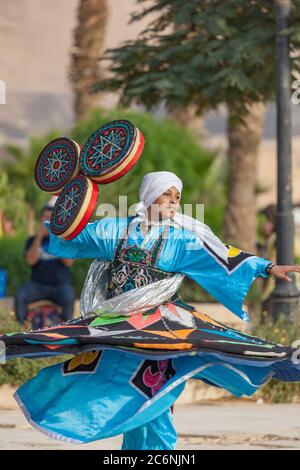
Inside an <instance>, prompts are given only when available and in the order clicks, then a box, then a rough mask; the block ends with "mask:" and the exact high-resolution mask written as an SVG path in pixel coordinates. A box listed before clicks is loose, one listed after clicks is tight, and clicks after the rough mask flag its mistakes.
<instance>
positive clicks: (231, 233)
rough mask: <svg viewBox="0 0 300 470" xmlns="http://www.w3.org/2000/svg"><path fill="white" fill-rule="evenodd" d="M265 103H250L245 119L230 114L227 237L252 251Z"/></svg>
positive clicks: (225, 220)
mask: <svg viewBox="0 0 300 470" xmlns="http://www.w3.org/2000/svg"><path fill="white" fill-rule="evenodd" d="M264 112H265V105H263V104H262V103H255V104H252V105H251V106H249V107H248V112H247V114H246V115H245V117H244V119H243V121H242V122H241V121H238V122H237V121H236V120H234V119H232V116H230V114H229V118H228V129H227V133H228V160H229V168H228V170H229V180H228V199H227V207H226V211H225V218H224V239H225V240H227V241H228V243H231V244H233V245H236V246H239V247H240V248H242V249H243V250H246V251H249V252H251V253H253V252H255V241H256V210H255V204H256V201H255V188H256V171H255V170H256V166H257V156H258V150H259V143H260V140H261V134H262V129H263V121H264Z"/></svg>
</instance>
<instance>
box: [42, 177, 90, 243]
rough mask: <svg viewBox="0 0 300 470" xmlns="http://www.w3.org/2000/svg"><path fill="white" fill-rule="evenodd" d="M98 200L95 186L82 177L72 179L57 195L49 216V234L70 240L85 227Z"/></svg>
mask: <svg viewBox="0 0 300 470" xmlns="http://www.w3.org/2000/svg"><path fill="white" fill-rule="evenodd" d="M97 198H98V186H97V184H96V183H95V182H94V181H92V180H90V179H89V178H87V177H86V176H84V175H79V176H77V177H76V178H74V179H72V181H70V182H69V183H68V184H67V185H66V186H65V187H64V189H63V190H62V192H61V194H60V195H59V197H58V199H57V201H56V203H55V205H54V208H53V211H52V215H51V221H50V229H51V232H52V233H54V234H55V235H57V236H58V237H60V238H64V239H65V240H72V238H74V237H76V236H77V235H78V234H79V233H80V232H81V231H82V230H83V229H84V227H85V226H86V224H87V223H88V221H89V219H90V218H91V216H92V213H93V210H94V208H95V206H96V203H97Z"/></svg>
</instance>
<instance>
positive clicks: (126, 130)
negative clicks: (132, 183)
mask: <svg viewBox="0 0 300 470" xmlns="http://www.w3.org/2000/svg"><path fill="white" fill-rule="evenodd" d="M143 145H144V140H143V136H142V134H141V132H140V131H139V129H138V128H137V127H136V126H134V124H132V123H131V122H130V121H127V120H116V121H111V122H109V123H107V124H105V125H104V126H103V127H101V128H100V129H97V130H96V131H95V132H93V134H92V135H91V136H90V137H89V139H88V140H87V142H86V143H85V144H84V146H83V147H82V149H81V152H80V157H79V166H80V170H81V173H82V174H84V175H85V176H87V177H89V178H91V179H93V180H94V181H96V182H97V183H100V184H105V183H109V182H111V181H115V180H117V179H118V178H120V177H121V176H123V175H124V174H126V173H127V171H129V169H130V168H132V167H133V165H135V163H136V162H137V161H138V159H139V157H140V155H141V152H142V149H143Z"/></svg>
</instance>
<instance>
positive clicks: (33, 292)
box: [15, 206, 75, 324]
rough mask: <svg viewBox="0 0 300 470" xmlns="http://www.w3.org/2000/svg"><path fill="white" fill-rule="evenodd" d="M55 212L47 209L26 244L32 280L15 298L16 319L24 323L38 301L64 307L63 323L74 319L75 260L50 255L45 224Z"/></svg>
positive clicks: (45, 208) (26, 255) (47, 207)
mask: <svg viewBox="0 0 300 470" xmlns="http://www.w3.org/2000/svg"><path fill="white" fill-rule="evenodd" d="M52 210H53V208H52V207H51V206H44V207H43V209H42V211H41V214H40V226H39V230H38V232H37V234H36V235H35V236H33V237H29V238H28V239H27V241H26V245H25V257H26V262H27V264H28V265H29V266H31V280H30V281H28V282H26V283H25V284H23V285H22V286H21V287H20V288H19V289H18V291H17V292H16V295H15V312H16V317H17V320H18V321H19V322H20V323H21V324H23V323H24V321H25V320H26V316H27V305H28V304H29V303H30V302H34V301H36V300H44V299H47V300H52V301H53V302H55V303H57V304H58V305H60V306H61V307H62V321H67V320H69V319H71V318H72V316H73V309H74V301H75V291H74V289H73V287H72V285H71V280H70V277H71V273H70V266H71V265H72V264H73V262H74V260H71V259H66V258H57V257H56V256H53V255H50V254H49V253H48V252H47V250H48V245H49V234H48V231H47V229H46V228H45V226H44V221H45V220H50V218H51V213H52Z"/></svg>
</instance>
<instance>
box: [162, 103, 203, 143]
mask: <svg viewBox="0 0 300 470" xmlns="http://www.w3.org/2000/svg"><path fill="white" fill-rule="evenodd" d="M168 113H169V115H170V116H171V117H172V118H173V119H174V121H176V122H177V124H179V125H180V126H182V127H186V128H187V129H189V130H190V131H192V133H193V134H195V135H196V136H197V137H202V136H203V132H204V131H203V119H202V117H201V116H199V115H197V114H196V107H195V106H194V105H189V106H186V107H185V108H181V107H180V108H179V107H177V106H170V105H169V106H168Z"/></svg>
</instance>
